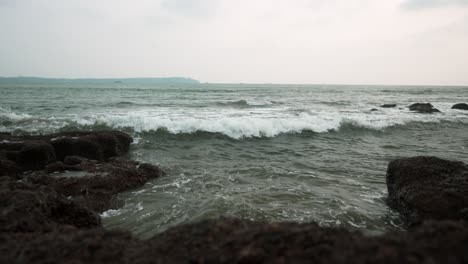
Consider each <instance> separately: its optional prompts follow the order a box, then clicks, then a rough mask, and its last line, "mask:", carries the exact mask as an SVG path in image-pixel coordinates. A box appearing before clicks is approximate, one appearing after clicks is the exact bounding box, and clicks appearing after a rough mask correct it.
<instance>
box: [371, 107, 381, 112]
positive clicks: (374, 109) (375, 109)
mask: <svg viewBox="0 0 468 264" xmlns="http://www.w3.org/2000/svg"><path fill="white" fill-rule="evenodd" d="M375 111H379V109H377V108H372V109H371V112H375Z"/></svg>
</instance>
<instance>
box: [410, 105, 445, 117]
mask: <svg viewBox="0 0 468 264" xmlns="http://www.w3.org/2000/svg"><path fill="white" fill-rule="evenodd" d="M408 108H409V110H410V111H415V112H418V113H424V114H430V113H438V112H440V111H439V110H438V109H436V108H434V106H433V105H431V104H429V103H415V104H412V105H410V106H408Z"/></svg>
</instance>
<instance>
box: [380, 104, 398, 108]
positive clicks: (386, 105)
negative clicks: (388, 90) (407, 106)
mask: <svg viewBox="0 0 468 264" xmlns="http://www.w3.org/2000/svg"><path fill="white" fill-rule="evenodd" d="M380 107H382V108H394V107H396V104H383V105H381V106H380Z"/></svg>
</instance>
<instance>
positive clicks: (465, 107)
mask: <svg viewBox="0 0 468 264" xmlns="http://www.w3.org/2000/svg"><path fill="white" fill-rule="evenodd" d="M452 109H458V110H468V104H465V103H460V104H454V105H453V106H452Z"/></svg>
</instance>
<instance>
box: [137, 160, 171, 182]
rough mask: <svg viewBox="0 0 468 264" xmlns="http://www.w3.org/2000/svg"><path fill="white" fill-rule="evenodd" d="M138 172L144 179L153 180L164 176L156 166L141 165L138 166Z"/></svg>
mask: <svg viewBox="0 0 468 264" xmlns="http://www.w3.org/2000/svg"><path fill="white" fill-rule="evenodd" d="M138 171H139V172H140V173H142V174H143V175H144V176H145V177H146V179H154V178H158V177H161V176H164V175H166V173H165V172H164V171H163V170H161V168H159V167H158V166H155V165H152V164H149V163H142V164H140V165H139V166H138Z"/></svg>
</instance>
